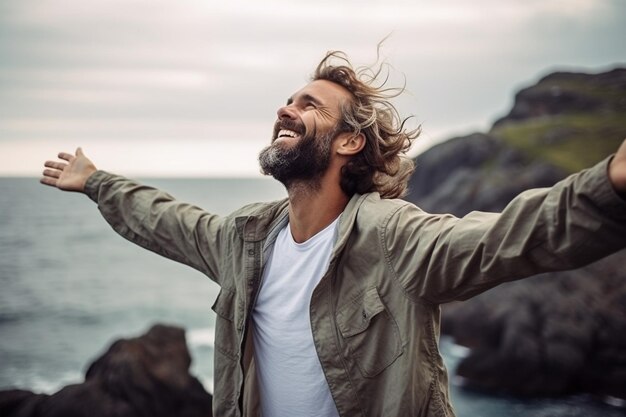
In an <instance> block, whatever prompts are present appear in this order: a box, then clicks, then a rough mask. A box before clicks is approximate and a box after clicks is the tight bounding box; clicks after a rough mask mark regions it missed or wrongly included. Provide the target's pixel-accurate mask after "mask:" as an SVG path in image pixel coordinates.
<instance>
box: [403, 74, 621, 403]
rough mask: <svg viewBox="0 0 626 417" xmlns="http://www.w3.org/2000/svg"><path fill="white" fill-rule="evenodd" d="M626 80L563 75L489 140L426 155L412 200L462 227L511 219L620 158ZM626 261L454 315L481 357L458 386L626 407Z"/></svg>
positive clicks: (476, 303) (481, 300)
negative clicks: (464, 220)
mask: <svg viewBox="0 0 626 417" xmlns="http://www.w3.org/2000/svg"><path fill="white" fill-rule="evenodd" d="M624 120H626V69H615V70H612V71H609V72H606V73H602V74H595V75H594V74H591V75H590V74H573V73H555V74H551V75H548V76H546V77H544V78H543V79H541V80H540V81H539V83H538V84H537V85H534V86H531V87H528V88H526V89H524V90H522V91H520V92H519V93H518V94H517V95H516V100H515V104H514V105H513V108H512V110H511V111H510V113H509V114H508V115H507V116H506V117H503V118H501V119H499V120H498V121H497V122H496V123H495V124H494V126H493V127H492V129H491V130H490V131H489V132H488V133H476V134H472V135H468V136H465V137H459V138H454V139H451V140H449V141H447V142H444V143H442V144H440V145H438V146H435V147H434V148H432V149H430V150H428V151H427V152H425V153H423V154H422V155H420V156H419V157H418V158H417V160H416V163H417V169H416V171H415V174H414V175H413V178H412V179H411V182H410V187H411V192H410V194H409V195H408V197H407V199H408V200H410V201H413V202H414V203H416V204H417V205H418V206H420V207H422V208H423V209H425V210H426V211H430V212H434V213H453V214H455V215H457V216H463V215H465V214H466V213H468V212H470V211H472V210H483V211H500V210H502V209H503V208H504V207H505V205H506V204H507V203H508V202H509V201H510V200H511V199H512V198H513V197H514V196H516V195H517V194H519V193H520V192H522V191H524V190H525V189H528V188H536V187H544V186H550V185H552V184H554V183H555V182H557V181H558V180H560V179H562V178H564V177H565V176H566V175H568V174H570V173H572V172H574V171H578V170H580V169H583V168H585V167H588V166H591V165H593V164H595V163H596V162H599V161H600V160H602V159H603V158H605V157H607V156H608V155H609V154H610V153H612V152H614V151H615V149H617V147H618V146H619V144H620V143H621V141H622V140H623V139H624V138H626V125H625V124H624V123H623V121H624ZM625 265H626V251H621V252H618V253H616V254H614V255H612V256H610V257H608V258H606V259H604V260H601V261H599V262H596V263H595V264H593V265H589V266H587V267H585V268H582V269H578V270H574V271H564V272H557V273H550V274H544V275H540V276H537V277H532V278H529V279H526V280H522V281H517V282H513V283H508V284H504V285H502V286H500V287H497V288H494V289H492V290H490V291H488V292H486V293H484V294H481V295H480V296H478V297H475V298H473V299H471V300H468V301H465V302H459V303H452V304H448V305H445V306H443V314H442V332H443V333H445V334H448V335H451V336H453V337H454V339H455V341H456V342H457V343H460V344H462V345H466V346H468V347H470V348H471V350H470V354H469V356H468V357H466V358H464V359H463V360H462V361H461V363H460V365H459V367H458V369H457V377H456V378H455V379H456V380H460V381H463V382H464V383H466V384H467V385H469V386H472V387H476V388H480V389H484V390H486V391H489V392H500V393H512V394H519V395H533V396H536V395H559V394H566V393H573V392H581V391H582V392H592V393H595V394H599V395H601V396H611V397H617V398H622V399H626V267H625Z"/></svg>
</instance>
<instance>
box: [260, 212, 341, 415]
mask: <svg viewBox="0 0 626 417" xmlns="http://www.w3.org/2000/svg"><path fill="white" fill-rule="evenodd" d="M337 223H338V220H335V221H334V222H333V223H331V224H330V225H328V226H327V227H326V228H325V229H324V230H322V231H320V232H319V233H317V234H316V235H315V236H313V237H312V238H310V239H309V240H307V241H306V242H304V243H296V242H295V241H294V240H293V237H292V235H291V229H290V228H289V225H287V226H286V227H285V228H284V229H283V230H281V231H280V232H279V234H278V236H277V237H276V242H275V243H274V248H273V250H272V254H271V256H270V258H269V259H268V262H267V265H266V267H265V271H264V273H263V280H262V282H261V288H260V290H259V295H258V298H257V301H256V304H255V307H254V310H253V312H252V319H253V320H254V326H253V328H254V332H253V337H254V350H255V361H256V369H257V377H258V383H259V390H260V394H261V410H262V416H263V417H295V416H297V417H308V416H316V417H337V416H338V415H339V414H338V413H337V408H336V407H335V403H334V401H333V399H332V396H331V394H330V390H329V388H328V383H327V382H326V378H325V376H324V373H323V371H322V367H321V365H320V362H319V359H318V357H317V352H316V350H315V346H314V344H313V334H312V331H311V321H310V318H309V305H310V302H311V295H312V294H313V290H314V289H315V286H316V285H317V284H318V282H319V281H320V279H321V278H322V276H323V275H324V274H325V273H326V271H327V269H328V264H329V261H330V255H331V252H332V248H333V241H334V234H335V229H336V227H337Z"/></svg>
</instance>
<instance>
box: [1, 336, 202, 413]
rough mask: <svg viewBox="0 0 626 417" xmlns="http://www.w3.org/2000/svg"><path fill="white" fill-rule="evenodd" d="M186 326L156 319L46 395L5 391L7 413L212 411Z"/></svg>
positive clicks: (4, 405)
mask: <svg viewBox="0 0 626 417" xmlns="http://www.w3.org/2000/svg"><path fill="white" fill-rule="evenodd" d="M190 364H191V356H190V354H189V351H188V349H187V345H186V342H185V332H184V330H183V329H181V328H178V327H172V326H165V325H155V326H153V327H152V328H151V329H150V330H149V331H148V332H147V333H146V334H144V335H142V336H139V337H136V338H133V339H122V340H118V341H116V342H114V343H113V344H112V345H111V347H110V348H109V349H108V350H107V352H106V353H104V354H103V355H102V356H101V357H99V358H98V359H96V360H95V361H94V362H93V363H92V364H91V365H90V366H89V369H88V370H87V373H86V375H85V381H84V382H83V383H81V384H75V385H69V386H66V387H65V388H63V389H61V390H60V391H59V392H57V393H55V394H52V395H46V394H35V393H32V392H30V391H24V390H8V391H0V415H1V416H3V417H18V416H19V417H31V416H32V417H36V416H45V417H87V416H88V417H113V416H115V417H139V416H146V417H160V416H162V417H170V416H179V417H209V416H211V415H212V413H211V402H212V397H211V395H210V394H209V393H207V392H206V391H205V390H204V388H203V386H202V384H201V383H200V382H199V381H198V380H197V379H196V378H195V377H193V376H192V375H190V374H189V366H190Z"/></svg>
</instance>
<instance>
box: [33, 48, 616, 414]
mask: <svg viewBox="0 0 626 417" xmlns="http://www.w3.org/2000/svg"><path fill="white" fill-rule="evenodd" d="M335 59H340V60H341V59H342V60H343V62H341V63H340V64H341V65H338V64H333V62H335V61H334V60H335ZM368 74H369V76H368ZM376 75H377V74H376ZM376 75H374V76H373V77H372V76H371V73H363V72H358V71H357V72H355V71H354V70H353V69H352V67H351V66H350V64H349V62H348V60H347V58H345V56H344V55H343V54H341V53H329V54H328V55H327V56H326V57H325V58H324V59H323V60H322V62H321V63H320V64H319V66H318V68H317V70H316V72H315V74H314V76H313V80H312V81H311V82H310V83H309V84H308V85H306V86H305V87H304V88H302V89H301V90H300V91H298V92H296V93H295V94H294V95H293V96H291V97H290V98H289V100H288V102H287V104H286V105H285V106H284V107H281V108H280V109H279V110H278V120H277V121H276V124H275V127H274V134H273V137H272V141H271V144H270V145H269V146H268V147H267V148H265V149H264V150H263V151H262V152H261V154H260V156H259V161H260V164H261V168H262V170H263V172H264V173H266V174H269V175H272V176H274V177H275V178H276V179H278V180H279V181H281V182H282V183H283V184H284V185H285V187H286V189H287V191H288V199H286V200H284V201H280V202H276V203H265V204H252V205H249V206H246V207H244V208H242V209H240V210H238V211H237V212H235V213H233V214H232V215H230V216H226V217H219V216H215V215H211V214H208V213H206V212H204V211H203V210H201V209H199V208H196V207H192V206H189V205H185V204H182V203H178V202H176V201H174V200H173V199H172V198H171V197H170V196H168V195H167V194H165V193H162V192H160V191H158V190H155V189H152V188H149V187H145V186H143V185H140V184H138V183H136V182H134V181H131V180H128V179H126V178H123V177H120V176H116V175H112V174H108V173H106V172H103V171H98V170H96V167H95V166H94V165H93V164H92V163H91V161H90V160H89V159H87V158H86V157H85V155H84V154H83V152H82V150H81V149H80V148H79V149H78V150H77V151H76V154H75V155H71V154H68V153H61V154H59V158H60V159H62V160H63V161H64V162H55V161H48V162H46V163H45V166H46V167H47V168H46V169H45V170H44V173H43V175H44V176H43V178H42V180H41V181H42V183H44V184H46V185H50V186H55V187H58V188H60V189H62V190H68V191H79V192H84V193H86V194H87V195H88V196H89V197H90V198H92V199H93V200H94V201H96V202H97V203H98V206H99V209H100V211H101V213H102V214H103V216H104V217H105V218H106V219H107V221H108V222H109V223H110V224H111V225H112V227H113V228H114V229H115V230H116V231H117V232H118V233H120V234H121V235H122V236H124V237H126V238H127V239H129V240H131V241H133V242H135V243H137V244H139V245H141V246H143V247H145V248H147V249H150V250H152V251H155V252H157V253H159V254H161V255H163V256H166V257H169V258H171V259H174V260H176V261H179V262H183V263H186V264H188V265H190V266H192V267H194V268H196V269H198V270H200V271H202V272H203V273H205V274H206V275H208V276H209V277H210V278H211V279H213V280H215V281H216V282H217V283H218V284H219V285H220V287H221V290H220V293H219V295H218V297H217V300H216V302H215V304H214V306H213V310H214V311H215V312H216V314H217V321H216V338H215V381H216V382H215V393H214V405H213V408H214V415H216V416H220V417H222V416H241V415H244V416H258V415H262V416H265V417H275V416H409V415H410V416H453V415H454V412H453V409H452V407H451V405H450V401H449V396H448V382H447V374H446V370H445V367H444V365H443V362H442V359H441V356H440V355H439V352H438V347H437V343H438V338H439V305H440V304H441V303H445V302H448V301H452V300H458V299H466V298H468V297H471V296H473V295H475V294H478V293H480V292H482V291H485V290H487V289H489V288H491V287H493V286H495V285H497V284H499V283H502V282H505V281H510V280H514V279H519V278H523V277H526V276H530V275H533V274H536V273H539V272H544V271H549V270H558V269H568V268H575V267H579V266H582V265H584V264H587V263H589V262H592V261H594V260H596V259H599V258H601V257H604V256H606V255H608V254H610V253H613V252H615V251H617V250H620V249H622V248H624V247H626V201H625V198H624V196H625V195H626V141H625V142H624V143H623V144H622V146H621V147H620V148H619V150H618V151H617V153H616V154H615V155H614V156H613V157H612V158H610V159H607V160H605V161H604V162H602V163H600V164H598V165H596V166H595V167H593V168H591V169H589V170H587V171H583V172H581V173H579V174H576V175H574V176H571V177H569V178H567V179H566V180H564V181H562V182H560V183H559V184H557V185H555V186H554V187H552V188H551V189H542V190H531V191H528V192H525V193H523V194H521V195H520V196H519V197H518V198H516V199H515V200H514V201H513V202H512V203H511V204H510V205H509V206H508V207H507V208H506V209H505V210H504V211H503V212H502V213H501V214H494V213H472V214H470V215H468V216H466V217H465V218H463V219H458V218H455V217H453V216H449V215H431V214H428V213H424V212H423V211H421V210H420V209H419V208H417V207H415V206H414V205H412V204H409V203H407V202H405V201H402V200H398V199H396V197H399V196H401V195H402V194H403V192H404V191H405V189H406V182H407V178H408V176H409V174H410V173H411V170H412V165H411V163H410V161H408V160H407V159H406V158H404V157H403V153H404V152H405V151H406V150H407V149H408V147H409V145H410V142H411V140H412V139H413V138H415V137H416V136H417V132H415V131H408V132H407V131H405V130H404V122H403V121H402V120H401V119H400V118H399V116H398V114H397V112H396V110H395V109H394V107H393V106H392V105H391V104H390V103H389V101H388V99H389V94H387V90H385V89H384V88H383V86H378V87H377V86H375V85H374V82H375V78H376Z"/></svg>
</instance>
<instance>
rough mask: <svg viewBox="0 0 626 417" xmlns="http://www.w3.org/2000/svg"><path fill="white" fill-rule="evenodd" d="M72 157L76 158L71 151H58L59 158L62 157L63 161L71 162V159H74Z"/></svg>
mask: <svg viewBox="0 0 626 417" xmlns="http://www.w3.org/2000/svg"><path fill="white" fill-rule="evenodd" d="M74 158H76V157H75V156H74V155H72V154H71V153H67V152H59V159H63V160H64V161H68V162H72V160H74Z"/></svg>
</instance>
